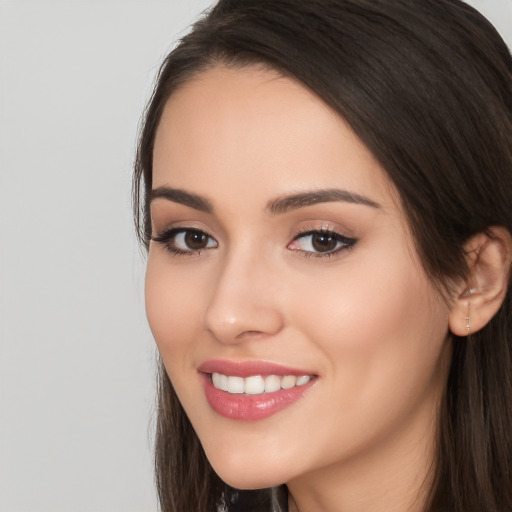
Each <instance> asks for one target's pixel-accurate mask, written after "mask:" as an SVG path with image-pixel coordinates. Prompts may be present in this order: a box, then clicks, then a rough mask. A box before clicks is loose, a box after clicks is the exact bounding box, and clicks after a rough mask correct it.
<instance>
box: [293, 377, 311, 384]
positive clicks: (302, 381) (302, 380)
mask: <svg viewBox="0 0 512 512" xmlns="http://www.w3.org/2000/svg"><path fill="white" fill-rule="evenodd" d="M310 378H311V377H310V376H309V375H303V376H302V377H297V382H296V385H297V386H303V385H304V384H307V383H308V382H309V379H310Z"/></svg>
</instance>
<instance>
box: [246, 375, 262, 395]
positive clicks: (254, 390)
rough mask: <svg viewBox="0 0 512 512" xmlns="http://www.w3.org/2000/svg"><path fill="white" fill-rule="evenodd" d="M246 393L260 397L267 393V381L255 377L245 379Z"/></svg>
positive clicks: (257, 376)
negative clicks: (264, 392)
mask: <svg viewBox="0 0 512 512" xmlns="http://www.w3.org/2000/svg"><path fill="white" fill-rule="evenodd" d="M244 391H245V392H246V393H247V394H248V395H259V394H260V393H263V391H265V381H264V380H263V377H260V376H259V375H255V376H254V377H247V378H246V379H245V386H244Z"/></svg>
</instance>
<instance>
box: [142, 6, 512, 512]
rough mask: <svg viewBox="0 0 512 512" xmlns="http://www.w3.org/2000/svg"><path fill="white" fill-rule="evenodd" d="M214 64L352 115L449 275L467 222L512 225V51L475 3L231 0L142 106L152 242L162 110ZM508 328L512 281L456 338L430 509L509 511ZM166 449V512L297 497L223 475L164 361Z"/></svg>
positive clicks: (429, 260) (443, 279) (459, 265)
mask: <svg viewBox="0 0 512 512" xmlns="http://www.w3.org/2000/svg"><path fill="white" fill-rule="evenodd" d="M219 63H222V64H223V65H227V66H233V67H237V66H247V65H251V64H254V63H257V64H260V65H261V64H263V65H265V66H268V67H269V68H272V69H275V70H277V71H279V72H281V73H283V74H284V75H286V76H290V77H293V78H294V79H296V80H299V81H300V82H302V83H303V84H305V85H306V86H307V87H309V88H310V89H311V90H312V91H314V92H315V93H316V94H317V95H318V96H319V97H321V98H322V99H323V100H324V101H325V102H326V103H327V104H328V105H330V106H331V107H332V108H333V109H334V110H335V111H337V112H338V113H339V115H340V116H342V117H343V118H344V119H345V120H346V121H347V122H348V123H349V124H350V125H351V127H352V129H353V130H354V131H355V133H356V134H357V135H358V136H359V138H360V139H361V140H362V141H363V142H364V143H365V144H366V146H367V147H368V148H369V150H370V151H371V152H372V153H373V154H374V156H375V157H376V158H377V160H378V161H379V162H380V164H381V165H382V167H383V168H384V169H385V171H386V172H387V174H388V175H389V177H390V179H391V180H392V181H393V183H394V185H395V187H396V188H397V190H398V191H399V193H400V197H401V201H402V205H403V208H404V210H405V212H406V214H407V217H408V221H409V225H410V228H411V231H412V233H413V236H414V240H415V243H416V248H417V251H418V253H419V255H420V257H421V261H422V264H423V266H424V268H425V271H426V272H427V275H429V276H430V278H431V279H432V281H433V282H434V283H435V284H436V285H438V286H439V288H440V289H442V287H443V286H444V284H445V283H447V282H448V281H449V280H450V279H452V278H458V279H464V278H466V277H467V275H468V268H467V264H466V254H465V252H464V244H465V242H466V241H467V240H468V239H469V238H470V237H471V236H473V235H474V234H476V233H479V232H485V231H486V229H488V228H489V227H490V226H493V225H496V226H503V227H505V228H506V229H507V230H508V231H509V232H512V59H511V55H510V52H509V51H508V49H507V47H506V45H505V43H504V42H503V40H502V39H501V38H500V36H499V35H498V33H497V32H496V30H495V29H494V28H493V27H492V26H491V24H490V23H489V22H488V21H487V20H485V18H483V17H482V16H481V15H480V14H479V13H478V12H476V11H475V10H474V9H472V8H471V7H469V6H468V5H466V4H464V3H463V2H461V1H459V0H220V2H219V3H218V4H217V5H216V6H215V7H214V8H213V9H212V10H211V11H209V12H208V13H206V14H205V16H204V17H203V18H202V19H201V20H200V21H199V22H197V23H196V24H195V25H194V27H193V29H192V31H191V32H190V33H189V34H188V35H186V36H185V37H184V38H183V39H182V40H181V41H180V42H179V44H178V45H177V46H176V48H175V49H174V50H173V51H171V53H170V54H169V55H168V56H167V58H166V59H165V62H164V63H163V65H162V68H161V70H160V73H159V75H158V79H157V83H156V87H155V90H154V93H153V96H152V98H151V100H150V102H149V105H148V107H147V110H146V112H145V117H144V122H143V125H142V130H141V134H140V140H139V147H138V152H137V158H136V164H135V173H134V206H135V208H134V211H135V220H136V226H137V230H138V233H139V236H140V239H141V241H142V243H143V244H144V245H145V246H146V247H148V245H149V240H150V235H151V226H150V219H149V213H148V204H147V198H148V191H149V190H150V189H151V184H152V154H153V142H154V139H155V132H156V130H157V127H158V123H159V120H160V116H161V113H162V110H163V108H164V105H165V103H166V101H167V99H168V98H169V96H170V95H171V94H172V93H173V92H174V91H175V90H176V89H177V88H179V87H180V85H182V84H183V83H185V82H186V81H187V80H189V79H190V78H191V77H192V76H193V75H195V74H197V73H199V72H201V71H202V70H205V69H208V68H210V67H213V66H215V65H217V64H219ZM511 331H512V299H511V294H510V285H509V290H508V293H507V296H506V299H505V301H504V303H503V305H502V307H501V309H500V310H499V312H498V313H497V314H496V315H495V317H494V318H493V319H492V320H491V321H490V322H489V324H488V325H487V326H486V327H485V328H483V329H482V330H481V331H479V332H477V333H475V334H472V335H471V336H470V338H469V339H458V338H457V337H456V336H454V337H453V340H452V343H453V357H452V362H451V370H450V374H449V379H448V384H447V389H446V393H445V396H444V399H443V404H442V408H441V412H440V417H439V421H438V452H437V458H436V464H435V466H434V467H433V485H432V488H431V490H430V497H429V500H428V503H427V506H426V510H428V511H432V512H433V511H436V512H438V511H442V510H447V511H448V510H449V511H453V512H491V511H492V512H505V511H511V510H512V332H511ZM155 449H156V458H155V460H156V479H157V486H158V491H159V496H160V503H161V507H162V510H163V511H164V512H196V511H201V512H203V511H204V512H212V511H214V510H216V509H217V507H219V506H221V507H222V506H223V507H225V509H226V510H242V509H243V510H251V507H252V510H258V511H261V510H272V509H276V510H277V507H278V502H279V501H280V500H281V501H284V502H285V501H286V499H285V498H286V496H285V494H283V492H285V489H284V488H280V489H278V490H277V491H276V489H273V490H261V491H252V492H248V491H243V492H242V491H241V492H238V491H236V490H235V489H231V488H229V487H228V486H226V485H225V484H224V483H223V482H222V481H221V480H220V479H219V477H218V476H217V475H216V474H215V472H214V471H213V469H212V468H211V466H210V464H209V463H208V461H207V459H206V457H205V454H204V452H203V450H202V448H201V445H200V442H199V440H198V438H197V436H196V434H195V432H194V430H193V428H192V426H191V424H190V422H189V421H188V418H187V416H186V414H185V412H184V411H183V409H182V407H181V405H180V403H179V401H178V399H177V397H176V394H175V392H174V390H173V388H172V385H171V383H170V381H169V378H168V377H167V375H166V373H165V370H164V369H163V367H162V368H161V370H160V374H159V395H158V420H157V433H156V446H155ZM283 496H284V498H283ZM243 503H249V505H243ZM281 506H286V505H281ZM237 507H238V508H237ZM243 507H246V508H243Z"/></svg>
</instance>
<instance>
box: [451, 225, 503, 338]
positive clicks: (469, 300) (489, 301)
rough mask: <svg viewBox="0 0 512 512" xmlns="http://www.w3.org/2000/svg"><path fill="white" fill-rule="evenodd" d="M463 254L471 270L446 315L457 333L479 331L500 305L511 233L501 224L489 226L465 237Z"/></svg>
mask: <svg viewBox="0 0 512 512" xmlns="http://www.w3.org/2000/svg"><path fill="white" fill-rule="evenodd" d="M466 254H467V259H468V266H469V269H470V273H469V276H468V279H467V281H466V282H465V283H463V284H462V285H461V287H460V289H459V290H458V296H457V297H456V298H455V301H454V303H453V306H452V310H451V313H450V319H449V327H450V331H451V332H452V333H453V334H455V335H457V336H468V335H469V334H472V333H475V332H477V331H479V330H480V329H482V328H483V327H484V326H485V325H487V323H489V321H490V320H491V319H492V317H493V316H494V315H495V314H496V313H497V312H498V310H499V309H500V307H501V305H502V303H503V300H504V299H505V296H506V294H507V290H508V287H509V280H510V266H511V263H512V236H511V234H510V233H509V232H508V231H507V230H506V229H504V228H502V227H491V228H489V229H488V230H487V231H486V232H485V233H479V234H477V235H475V236H474V237H472V238H471V239H470V240H469V241H468V243H467V244H466Z"/></svg>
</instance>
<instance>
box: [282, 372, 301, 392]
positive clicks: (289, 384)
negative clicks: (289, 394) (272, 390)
mask: <svg viewBox="0 0 512 512" xmlns="http://www.w3.org/2000/svg"><path fill="white" fill-rule="evenodd" d="M296 383H297V377H295V375H285V376H284V377H283V380H282V381H281V387H282V388H283V389H291V388H293V386H295V384H296Z"/></svg>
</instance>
